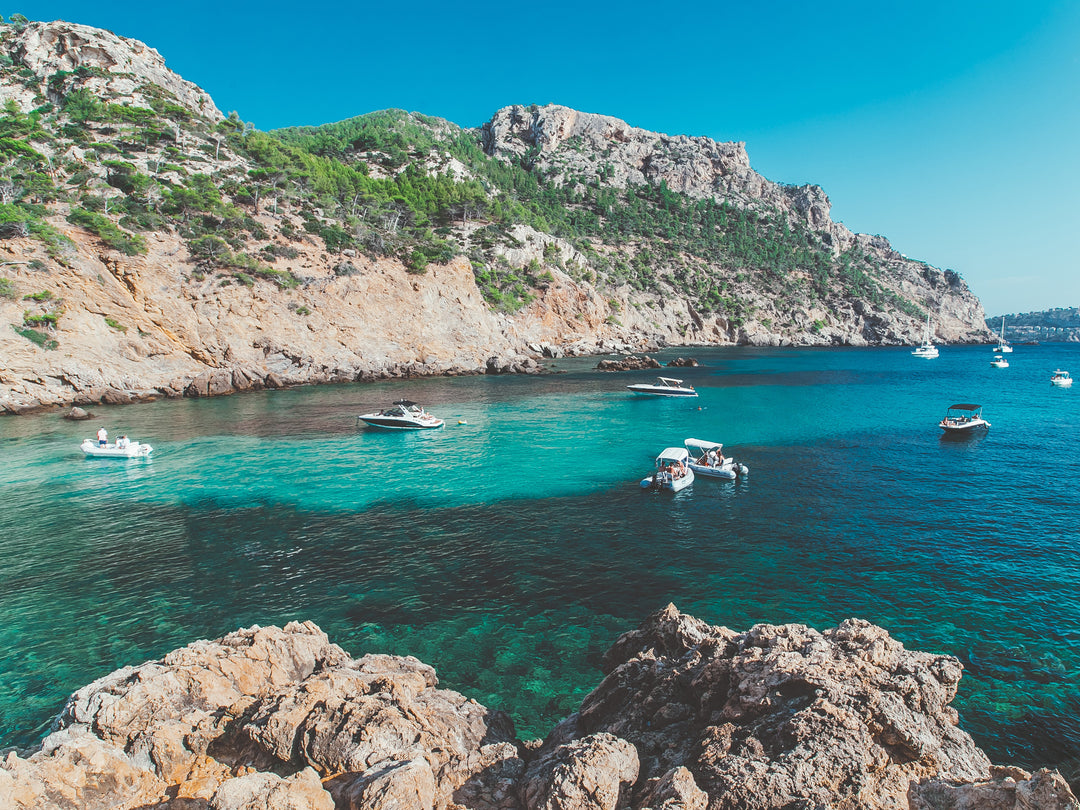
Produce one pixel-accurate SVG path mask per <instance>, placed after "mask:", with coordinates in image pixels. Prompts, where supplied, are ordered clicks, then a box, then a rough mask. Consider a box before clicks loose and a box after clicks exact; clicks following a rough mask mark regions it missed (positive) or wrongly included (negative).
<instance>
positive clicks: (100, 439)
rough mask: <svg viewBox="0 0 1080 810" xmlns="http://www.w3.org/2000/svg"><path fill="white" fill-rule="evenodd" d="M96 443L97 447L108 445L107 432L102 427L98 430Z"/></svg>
mask: <svg viewBox="0 0 1080 810" xmlns="http://www.w3.org/2000/svg"><path fill="white" fill-rule="evenodd" d="M97 443H98V447H104V446H105V445H106V444H108V443H109V431H107V430H106V429H105V428H103V427H102V428H98V432H97Z"/></svg>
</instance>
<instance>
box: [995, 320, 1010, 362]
mask: <svg viewBox="0 0 1080 810" xmlns="http://www.w3.org/2000/svg"><path fill="white" fill-rule="evenodd" d="M1012 350H1013V347H1012V346H1010V345H1009V341H1007V340H1005V316H1004V315H1002V316H1001V335H1000V336H999V337H998V344H997V346H995V347H994V351H995V352H996V353H998V354H1008V353H1009V352H1011V351H1012Z"/></svg>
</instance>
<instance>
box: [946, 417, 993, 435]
mask: <svg viewBox="0 0 1080 810" xmlns="http://www.w3.org/2000/svg"><path fill="white" fill-rule="evenodd" d="M938 427H940V428H941V429H942V430H943V431H945V433H946V434H950V435H954V436H961V435H963V434H965V433H974V432H975V431H977V430H989V429H990V423H989V422H987V421H986V420H985V419H972V420H971V421H969V422H964V423H963V424H959V425H954V424H951V423H950V424H946V423H945V422H942V423H941V424H940V425H938Z"/></svg>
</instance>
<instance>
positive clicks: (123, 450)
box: [79, 439, 154, 458]
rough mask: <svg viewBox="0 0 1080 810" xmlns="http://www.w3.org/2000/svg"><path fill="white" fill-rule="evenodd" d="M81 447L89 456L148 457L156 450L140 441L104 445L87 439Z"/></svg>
mask: <svg viewBox="0 0 1080 810" xmlns="http://www.w3.org/2000/svg"><path fill="white" fill-rule="evenodd" d="M79 447H80V449H81V450H82V451H83V452H84V453H85V454H86V455H87V457H88V458H146V457H147V456H149V455H150V454H151V453H152V452H154V448H153V447H151V446H150V445H148V444H142V443H140V442H132V443H131V444H129V445H128V446H127V447H117V446H116V445H115V444H107V445H105V446H104V447H102V446H101V445H99V444H98V443H97V442H92V441H90V440H89V439H87V440H86V441H84V442H83V443H82V444H81V445H79Z"/></svg>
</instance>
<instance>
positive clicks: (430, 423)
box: [360, 415, 446, 430]
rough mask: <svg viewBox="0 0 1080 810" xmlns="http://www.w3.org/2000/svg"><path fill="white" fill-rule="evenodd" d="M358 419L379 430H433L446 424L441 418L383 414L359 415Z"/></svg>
mask: <svg viewBox="0 0 1080 810" xmlns="http://www.w3.org/2000/svg"><path fill="white" fill-rule="evenodd" d="M360 421H362V422H363V423H364V424H366V425H368V426H370V427H373V428H379V429H380V430H434V429H435V428H441V427H442V426H443V425H445V424H446V422H444V421H443V420H442V419H431V420H423V421H419V420H416V421H414V420H412V419H401V418H392V417H383V416H375V415H370V416H361V417H360Z"/></svg>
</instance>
